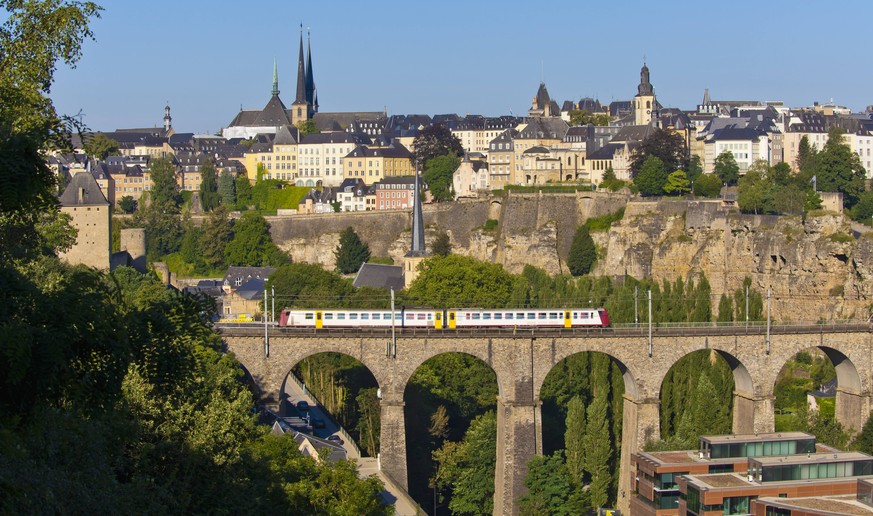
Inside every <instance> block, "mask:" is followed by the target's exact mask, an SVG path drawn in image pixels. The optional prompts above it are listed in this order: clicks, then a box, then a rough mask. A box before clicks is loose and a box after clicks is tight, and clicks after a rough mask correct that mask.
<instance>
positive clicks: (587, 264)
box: [567, 225, 597, 276]
mask: <svg viewBox="0 0 873 516" xmlns="http://www.w3.org/2000/svg"><path fill="white" fill-rule="evenodd" d="M596 259H597V249H596V248H595V247H594V239H592V238H591V234H589V233H588V227H587V226H584V225H583V226H579V227H578V228H577V229H576V234H574V235H573V241H572V242H571V243H570V254H569V256H567V268H569V269H570V274H572V275H573V276H581V275H583V274H588V273H589V272H591V266H592V265H594V260H596Z"/></svg>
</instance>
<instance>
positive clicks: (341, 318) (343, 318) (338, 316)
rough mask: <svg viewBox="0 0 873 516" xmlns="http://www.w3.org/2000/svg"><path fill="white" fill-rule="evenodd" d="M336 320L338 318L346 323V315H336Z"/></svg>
mask: <svg viewBox="0 0 873 516" xmlns="http://www.w3.org/2000/svg"><path fill="white" fill-rule="evenodd" d="M336 318H337V320H340V321H345V320H346V314H342V313H340V314H336Z"/></svg>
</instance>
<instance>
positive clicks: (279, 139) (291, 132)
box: [273, 125, 299, 145]
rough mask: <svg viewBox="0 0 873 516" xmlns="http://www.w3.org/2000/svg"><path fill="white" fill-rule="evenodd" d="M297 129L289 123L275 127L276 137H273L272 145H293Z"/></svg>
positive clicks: (295, 141) (295, 140)
mask: <svg viewBox="0 0 873 516" xmlns="http://www.w3.org/2000/svg"><path fill="white" fill-rule="evenodd" d="M298 134H299V133H298V131H297V128H296V127H293V126H290V125H282V126H279V128H278V129H276V137H275V138H273V145H294V144H296V143H297V135H298Z"/></svg>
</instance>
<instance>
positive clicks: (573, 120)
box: [570, 109, 609, 126]
mask: <svg viewBox="0 0 873 516" xmlns="http://www.w3.org/2000/svg"><path fill="white" fill-rule="evenodd" d="M587 124H592V125H600V126H605V125H609V115H606V114H603V113H600V114H596V115H592V114H591V113H589V112H588V111H585V110H584V109H574V110H573V111H570V125H572V126H578V125H587Z"/></svg>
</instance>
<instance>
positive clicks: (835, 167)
mask: <svg viewBox="0 0 873 516" xmlns="http://www.w3.org/2000/svg"><path fill="white" fill-rule="evenodd" d="M843 132H844V131H843V129H841V128H840V127H838V126H834V127H831V129H830V131H828V142H827V143H826V144H825V146H824V148H823V149H822V151H821V152H819V153H818V154H817V155H816V159H815V165H816V166H815V175H816V185H817V189H818V190H819V191H821V192H842V194H843V206H845V207H846V208H851V207H852V206H854V205H855V203H857V202H858V198H859V197H860V196H861V193H862V192H864V179H865V173H864V167H862V166H861V160H860V158H859V157H858V155H857V154H856V153H854V152H852V149H851V148H850V147H849V145H848V144H847V143H845V142H844V141H843Z"/></svg>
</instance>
